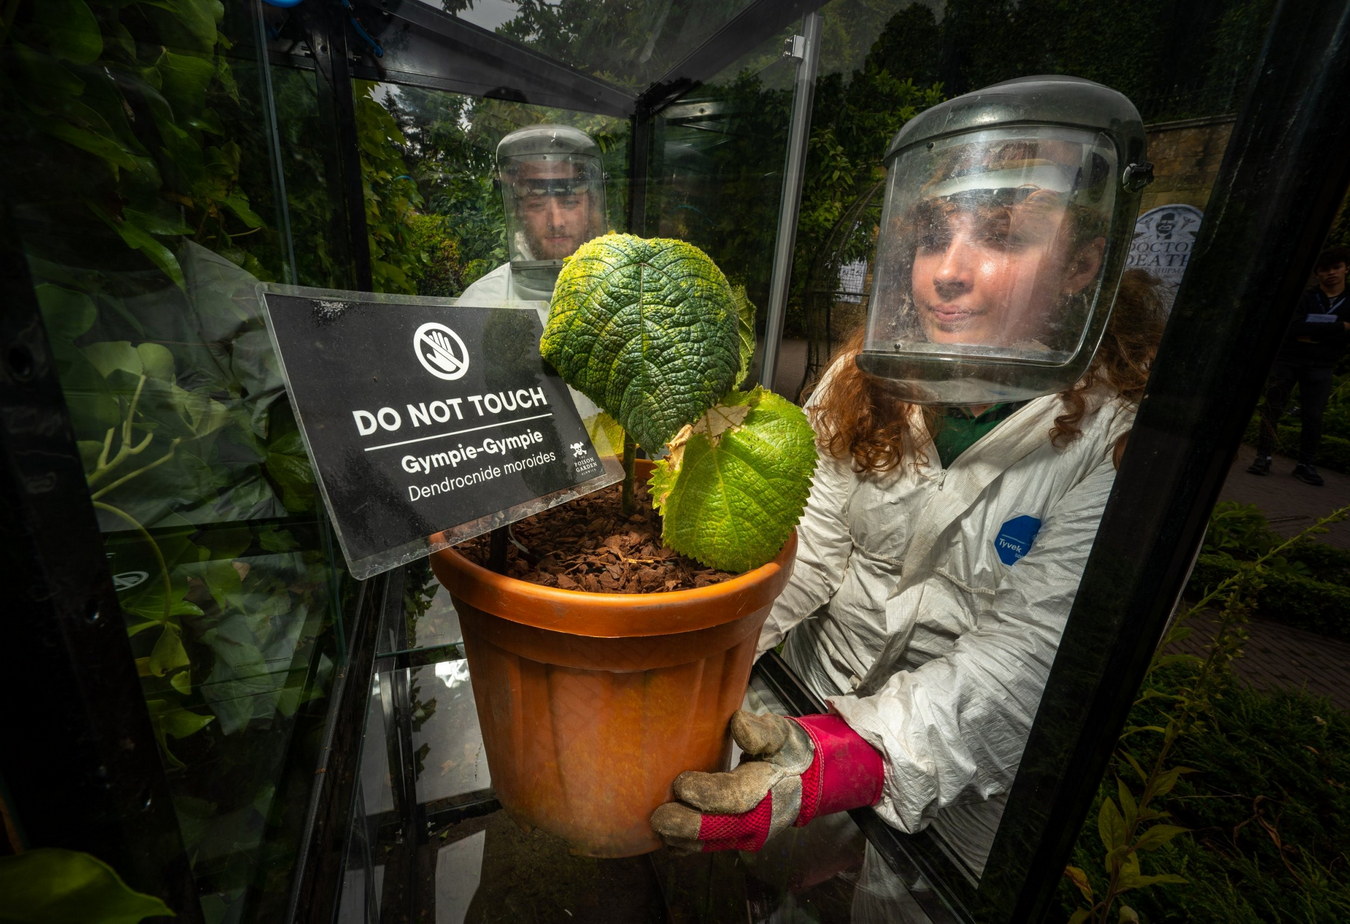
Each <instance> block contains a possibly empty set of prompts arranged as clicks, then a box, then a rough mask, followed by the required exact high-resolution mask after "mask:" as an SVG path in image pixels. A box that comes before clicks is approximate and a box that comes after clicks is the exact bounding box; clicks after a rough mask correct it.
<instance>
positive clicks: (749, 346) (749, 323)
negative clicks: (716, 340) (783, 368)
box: [731, 286, 755, 386]
mask: <svg viewBox="0 0 1350 924" xmlns="http://www.w3.org/2000/svg"><path fill="white" fill-rule="evenodd" d="M731 294H732V296H733V297H734V298H735V299H736V317H737V320H738V322H739V327H738V331H739V333H740V336H741V366H740V369H739V370H737V372H736V384H737V386H740V385H741V383H743V382H744V381H745V380H746V378H747V377H748V376H749V375H750V363H751V362H752V361H753V360H754V358H755V306H754V305H753V304H751V303H750V297H749V296H748V295H746V294H745V286H736V287H735V288H733V289H732V290H731Z"/></svg>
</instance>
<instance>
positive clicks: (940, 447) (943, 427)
mask: <svg viewBox="0 0 1350 924" xmlns="http://www.w3.org/2000/svg"><path fill="white" fill-rule="evenodd" d="M1025 403H1026V402H1025V401H1017V402H1013V403H1011V404H995V405H993V406H992V407H990V408H988V409H987V410H986V411H985V412H984V413H983V414H979V415H975V414H972V413H971V410H970V408H966V407H949V408H947V409H946V410H945V411H944V412H943V413H942V416H941V417H940V418H939V425H938V428H937V433H935V434H933V445H934V446H936V447H937V452H938V458H939V459H941V460H942V467H943V468H947V467H948V466H950V465H951V464H952V463H953V462H955V461H956V457H957V456H959V455H961V453H963V452H965V451H966V450H967V449H969V448H970V447H971V446H973V445H975V442H976V441H977V440H979V438H980V437H982V436H984V435H985V434H986V433H988V432H989V431H990V430H992V429H994V428H995V427H997V426H998V425H999V424H1001V423H1002V422H1003V421H1004V420H1006V419H1007V418H1008V416H1009V415H1011V414H1012V413H1013V412H1014V411H1016V410H1017V409H1018V408H1020V407H1021V406H1022V405H1023V404H1025Z"/></svg>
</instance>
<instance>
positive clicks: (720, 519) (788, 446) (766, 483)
mask: <svg viewBox="0 0 1350 924" xmlns="http://www.w3.org/2000/svg"><path fill="white" fill-rule="evenodd" d="M815 462H816V447H815V434H814V432H813V431H812V429H811V424H810V423H809V422H808V421H807V419H806V414H805V413H804V412H803V411H802V409H801V408H799V407H797V406H796V405H795V404H792V403H791V402H790V401H788V400H787V399H786V398H782V397H780V396H778V395H775V394H774V393H773V392H771V391H768V390H767V389H764V388H756V389H755V390H754V391H751V392H734V393H732V394H730V395H727V396H726V397H725V398H724V399H723V400H722V402H721V403H719V404H718V405H716V406H715V407H713V408H711V409H710V410H709V411H708V412H707V413H706V414H704V415H703V416H702V417H701V418H700V419H699V420H698V421H697V422H696V423H694V424H693V425H692V426H690V427H686V428H685V429H684V430H683V431H681V433H680V434H679V436H677V437H676V438H675V439H674V440H673V441H672V442H671V453H670V455H669V457H668V458H666V459H664V460H662V461H660V462H658V463H657V466H656V470H655V471H654V472H653V474H652V479H651V489H652V501H653V503H655V505H656V507H657V509H658V510H660V511H661V514H662V535H661V538H662V539H663V540H664V541H665V543H666V544H667V545H668V546H670V547H671V548H672V549H674V550H675V551H677V552H682V553H683V554H685V555H688V556H690V557H692V558H696V559H698V560H699V561H700V562H702V563H703V564H705V565H707V566H709V567H712V568H721V569H723V570H726V571H746V570H749V569H750V568H757V567H759V566H760V565H762V564H764V563H765V562H767V561H769V560H770V559H771V558H773V556H774V555H776V554H777V553H778V550H779V549H781V548H782V546H783V543H784V542H786V541H787V538H788V535H789V534H790V533H791V532H792V528H793V526H795V525H796V523H797V519H798V518H799V517H800V516H801V512H802V508H803V507H804V506H805V505H806V496H807V494H808V493H809V491H810V488H811V473H812V472H813V471H814V469H815Z"/></svg>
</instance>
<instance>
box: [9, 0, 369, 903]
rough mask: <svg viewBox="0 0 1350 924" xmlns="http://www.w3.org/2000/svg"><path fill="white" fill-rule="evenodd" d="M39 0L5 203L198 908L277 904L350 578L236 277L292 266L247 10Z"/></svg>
mask: <svg viewBox="0 0 1350 924" xmlns="http://www.w3.org/2000/svg"><path fill="white" fill-rule="evenodd" d="M38 6H40V9H39V8H38ZM38 6H35V7H30V8H28V9H25V10H23V11H21V12H20V13H19V15H18V17H17V20H14V21H13V22H12V24H13V26H14V28H13V31H12V32H11V33H10V34H9V35H7V42H8V45H7V50H9V51H11V52H12V53H13V54H14V55H15V58H16V60H22V62H23V64H22V65H21V66H18V67H15V68H11V69H7V70H6V72H5V75H4V77H3V81H4V85H3V87H2V88H0V97H2V98H3V100H4V103H3V107H4V117H5V122H6V124H7V125H9V126H10V127H11V130H12V132H13V134H14V137H15V139H22V142H21V143H17V142H16V143H15V144H11V145H7V146H6V147H5V151H4V153H3V155H0V157H3V164H0V166H2V167H3V170H2V171H0V172H3V173H4V174H5V176H6V177H7V188H6V190H5V195H6V199H7V200H8V204H9V205H10V208H11V209H12V211H13V213H14V215H15V219H16V227H17V228H18V230H19V232H20V234H21V236H22V239H23V242H24V245H25V250H26V253H27V256H28V259H29V262H30V265H31V268H32V272H33V276H34V279H35V282H36V289H37V295H38V298H39V301H40V303H41V307H42V311H43V317H44V321H45V324H46V327H47V331H48V336H49V340H50V341H51V343H52V345H53V349H54V352H55V355H56V360H57V363H58V366H59V375H60V379H61V383H62V386H63V389H64V392H65V397H66V401H67V404H68V407H69V412H70V418H71V421H72V423H73V426H74V429H75V435H76V438H77V440H78V441H79V446H80V450H81V453H82V456H83V459H84V462H85V466H86V472H87V477H88V484H89V488H90V498H91V501H92V503H93V505H94V507H95V509H96V511H97V514H98V522H99V526H100V528H101V530H102V531H103V533H104V537H105V542H106V550H107V555H108V560H109V564H110V569H111V571H112V572H113V573H114V575H115V580H116V584H117V588H118V591H119V597H120V601H121V605H122V609H123V611H124V613H125V615H126V618H127V632H128V634H129V635H130V637H131V643H132V647H133V651H134V653H135V655H136V658H137V667H138V668H139V672H140V675H141V677H142V681H143V688H144V693H145V701H146V708H147V709H148V711H149V713H150V717H151V719H152V722H153V724H154V728H155V730H156V732H157V735H158V739H159V744H160V751H161V757H162V760H163V763H164V767H165V770H166V773H167V776H168V779H169V782H170V785H171V787H172V790H173V795H174V806H175V809H176V811H177V815H178V820H179V825H180V828H181V833H182V838H183V841H184V843H185V846H186V848H187V851H188V855H189V858H190V860H191V864H192V873H193V875H194V876H195V878H196V881H197V886H198V891H199V893H200V894H201V901H202V909H203V911H204V914H205V917H206V919H207V920H208V921H211V922H217V921H243V920H282V919H284V918H285V917H286V915H287V907H288V903H289V900H290V894H291V888H292V885H293V881H292V877H293V876H294V875H295V874H296V873H297V872H298V868H299V864H298V857H299V850H300V848H301V840H302V837H303V833H304V828H305V824H306V817H305V816H306V810H307V808H308V806H309V803H310V795H311V791H312V790H313V788H314V786H315V781H316V774H315V769H316V767H318V766H319V764H320V760H321V753H322V752H321V748H320V741H321V737H322V736H321V735H320V734H319V732H320V731H321V730H322V728H323V726H324V723H325V722H326V721H327V718H328V711H329V708H330V705H331V704H330V702H329V698H328V697H329V694H330V691H331V689H332V686H333V680H334V676H335V672H336V670H337V669H338V667H339V666H340V665H341V664H342V662H343V659H344V658H345V657H346V652H345V649H344V646H343V644H342V640H343V636H344V633H345V631H346V629H347V627H346V626H344V622H348V621H349V620H350V608H349V601H347V600H344V594H345V593H346V592H347V591H348V590H349V589H350V585H348V584H346V583H345V582H344V572H343V570H342V568H341V565H340V559H337V558H335V556H334V549H333V547H332V544H331V534H330V531H329V529H328V526H327V523H326V521H325V518H324V516H323V511H322V509H321V506H320V504H319V503H318V498H317V495H316V494H315V492H314V489H313V477H312V473H311V472H310V468H309V463H308V460H307V458H306V456H305V453H304V449H303V447H302V446H301V444H300V441H299V434H298V432H297V429H296V425H295V421H294V418H293V415H292V414H291V412H290V408H289V405H288V402H287V399H286V396H285V394H284V389H283V384H282V380H281V377H280V373H279V371H278V368H277V365H276V362H275V357H274V356H273V355H272V351H271V347H270V343H269V340H268V335H267V331H266V329H265V327H264V324H263V319H262V314H261V312H260V308H259V303H258V300H257V297H256V295H255V292H254V287H255V285H256V284H257V282H258V280H259V279H281V278H286V277H288V276H289V275H291V273H290V267H291V264H292V259H291V257H290V256H289V254H290V253H291V250H292V248H291V246H290V240H289V239H288V237H287V236H286V234H285V230H284V229H285V227H286V225H287V222H288V220H289V217H288V216H287V215H286V213H285V200H284V198H283V197H282V196H281V195H280V194H279V193H278V191H277V188H276V186H275V185H274V171H273V167H274V163H275V160H274V158H273V156H272V153H273V146H272V143H271V142H272V136H271V135H270V134H269V130H268V128H269V123H270V117H269V107H270V106H271V105H272V102H273V101H272V100H270V99H269V98H268V97H267V96H266V95H265V93H264V88H265V85H266V84H265V81H264V79H263V77H264V72H263V71H262V70H261V69H260V67H259V65H258V60H257V58H256V57H255V52H256V46H255V44H254V42H253V35H254V31H253V30H254V24H253V23H252V22H251V21H250V20H249V19H248V18H247V16H245V15H243V13H242V11H241V10H238V9H232V10H231V16H230V17H229V18H225V19H222V18H221V14H222V8H221V7H219V6H218V5H213V4H209V3H195V2H193V3H182V4H163V3H159V2H151V0H133V2H130V3H123V2H118V3H111V2H95V0H90V2H88V3H84V2H74V3H63V4H54V5H38ZM290 76H292V77H295V79H288V78H286V77H283V78H282V79H280V80H279V81H278V84H277V91H278V97H279V99H281V101H282V104H283V105H282V108H283V109H284V110H285V111H286V113H287V114H288V117H294V118H288V119H287V120H284V121H285V125H286V128H287V129H288V131H289V134H287V135H285V136H284V137H283V139H282V141H283V144H284V145H287V146H288V148H287V149H288V152H289V154H290V156H291V158H292V161H298V162H299V165H298V166H297V167H296V169H295V171H294V173H295V176H294V177H293V178H292V179H293V182H292V184H291V189H292V191H293V192H294V193H296V194H297V196H298V198H297V200H296V201H297V203H304V206H305V207H304V208H300V209H297V210H296V213H295V215H294V218H295V221H294V222H293V223H292V224H294V225H296V226H298V227H300V228H302V229H305V228H308V225H307V222H308V223H310V224H313V225H319V224H323V225H324V226H325V228H327V227H329V226H330V222H329V218H330V215H331V212H332V210H333V208H334V203H333V200H332V195H331V191H330V190H328V189H325V188H324V182H325V178H324V176H323V172H322V170H320V169H315V168H314V165H313V160H314V158H313V157H311V156H310V155H311V154H312V153H313V152H314V150H315V148H314V147H313V145H314V144H317V143H318V137H316V136H317V133H314V132H312V131H311V132H309V133H308V137H306V134H305V131H306V130H305V122H304V120H303V119H300V118H299V117H297V115H296V114H297V112H298V111H300V110H304V111H305V112H306V113H307V114H308V115H312V111H313V109H314V107H315V92H314V81H313V76H312V74H310V75H290ZM306 146H307V147H306ZM306 150H307V151H308V152H309V154H306V153H305V151H306ZM306 163H308V164H309V166H308V167H306V166H305V164H306ZM302 178H308V183H306V182H304V181H303V180H302ZM306 234H307V241H308V240H319V239H322V238H323V236H324V235H323V233H320V232H319V231H317V230H313V231H308V230H307V231H306ZM315 249H316V248H312V247H303V248H300V252H302V253H305V254H306V255H307V257H308V256H309V255H310V254H311V253H312V252H313V251H314V250H315ZM326 269H327V267H325V266H324V265H323V263H322V261H321V260H320V261H318V262H315V263H312V264H307V265H306V267H305V268H304V271H303V272H302V273H301V276H302V277H305V276H310V277H313V278H316V279H321V278H322V277H323V275H324V273H325V271H326ZM325 281H326V280H325ZM147 836H149V835H147Z"/></svg>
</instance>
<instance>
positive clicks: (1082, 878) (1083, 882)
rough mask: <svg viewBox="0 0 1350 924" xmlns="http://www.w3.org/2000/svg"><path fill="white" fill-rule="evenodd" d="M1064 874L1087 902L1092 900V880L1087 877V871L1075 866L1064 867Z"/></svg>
mask: <svg viewBox="0 0 1350 924" xmlns="http://www.w3.org/2000/svg"><path fill="white" fill-rule="evenodd" d="M1064 876H1065V878H1066V879H1068V880H1069V881H1070V882H1072V883H1073V884H1074V885H1075V886H1077V887H1078V891H1079V892H1081V893H1083V897H1084V898H1086V899H1087V900H1088V901H1089V902H1090V901H1092V881H1091V880H1089V879H1088V876H1087V873H1085V872H1084V871H1083V870H1082V869H1080V868H1079V867H1077V866H1066V867H1064Z"/></svg>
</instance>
